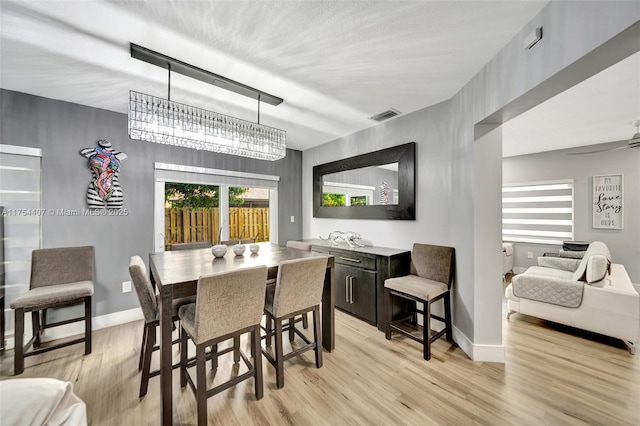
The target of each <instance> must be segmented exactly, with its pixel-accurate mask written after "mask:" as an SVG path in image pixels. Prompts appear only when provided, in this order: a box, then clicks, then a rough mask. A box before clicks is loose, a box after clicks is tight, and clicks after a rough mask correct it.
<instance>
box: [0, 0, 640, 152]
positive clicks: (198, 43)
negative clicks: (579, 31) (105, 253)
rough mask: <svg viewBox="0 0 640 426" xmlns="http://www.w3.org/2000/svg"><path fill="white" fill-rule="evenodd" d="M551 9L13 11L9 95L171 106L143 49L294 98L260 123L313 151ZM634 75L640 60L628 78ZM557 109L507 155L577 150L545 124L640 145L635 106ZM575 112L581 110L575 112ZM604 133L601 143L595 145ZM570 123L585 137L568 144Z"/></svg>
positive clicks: (418, 104) (470, 68)
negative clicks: (149, 98) (613, 125)
mask: <svg viewBox="0 0 640 426" xmlns="http://www.w3.org/2000/svg"><path fill="white" fill-rule="evenodd" d="M546 3H547V1H517V2H516V1H482V2H478V1H404V2H387V1H383V2H376V1H344V2H334V1H299V2H281V1H215V2H211V1H141V0H135V1H128V0H124V1H95V0H86V1H64V0H59V1H55V2H53V1H41V2H25V1H7V0H3V1H0V18H1V21H0V29H1V38H0V49H1V57H0V59H1V63H0V71H1V74H0V85H1V87H2V88H4V89H9V90H15V91H19V92H25V93H30V94H34V95H38V96H44V97H48V98H53V99H60V100H64V101H68V102H74V103H78V104H83V105H88V106H92V107H97V108H103V109H107V110H111V111H117V112H121V113H126V112H127V103H128V92H129V90H135V91H139V92H143V93H148V94H152V95H155V96H160V97H166V95H167V71H166V70H164V69H161V68H158V67H155V66H153V65H150V64H147V63H145V62H142V61H139V60H136V59H133V58H131V56H130V53H129V43H130V42H133V43H136V44H139V45H141V46H144V47H146V48H149V49H152V50H155V51H157V52H160V53H162V54H165V55H167V56H171V57H173V58H176V59H179V60H181V61H184V62H187V63H189V64H192V65H195V66H197V67H200V68H203V69H205V70H208V71H211V72H213V73H216V74H220V75H222V76H225V77H227V78H230V79H233V80H236V81H238V82H241V83H243V84H246V85H249V86H252V87H255V88H257V89H259V90H262V91H264V92H267V93H270V94H273V95H275V96H278V97H281V98H284V103H282V104H281V105H279V106H271V105H267V104H263V105H262V106H261V110H260V114H261V116H260V122H261V123H262V124H266V125H269V126H273V127H278V128H281V129H284V130H286V131H287V146H288V147H290V148H294V149H299V150H305V149H308V148H311V147H313V146H317V145H320V144H322V143H325V142H328V141H331V140H334V139H336V138H339V137H342V136H345V135H348V134H351V133H353V132H356V131H359V130H362V129H365V128H367V127H370V126H374V125H376V124H377V123H376V122H374V121H372V120H370V119H369V117H371V116H373V115H376V114H378V113H380V112H383V111H385V110H387V109H389V108H394V109H396V110H399V111H400V112H401V113H403V114H407V113H410V112H412V111H416V110H418V109H421V108H424V107H426V106H430V105H434V104H436V103H439V102H442V101H444V100H447V99H449V98H451V97H452V96H453V95H454V94H455V93H456V92H458V91H459V90H460V89H461V88H462V87H463V86H464V84H466V83H467V82H468V81H469V80H470V79H471V78H472V77H473V76H474V75H475V74H477V73H478V72H479V71H480V69H481V68H482V67H483V66H484V65H485V64H486V63H487V62H488V61H489V60H490V59H491V58H493V57H494V56H495V55H496V54H497V53H498V52H499V51H500V50H501V49H502V48H503V47H504V45H506V44H507V43H508V42H509V41H510V40H511V39H512V38H513V37H514V36H515V35H516V34H517V33H518V32H519V31H520V29H521V28H523V27H524V26H525V25H526V24H527V23H528V22H529V21H530V20H531V19H532V18H533V17H534V16H535V15H536V14H537V13H538V12H539V11H540V10H541V9H542V8H543V7H544V6H545V5H546ZM634 66H635V67H636V68H635V69H636V71H637V70H638V60H637V58H636V62H635V65H633V64H632V65H629V66H628V67H627V73H628V72H629V70H630V69H632V68H633V67H634ZM605 72H607V71H605ZM605 72H603V74H604V73H605ZM627 79H628V77H627ZM635 80H636V83H637V80H638V77H637V73H636V76H635ZM607 81H608V83H609V86H608V89H607V90H605V92H607V91H608V90H612V89H615V93H616V97H617V99H621V98H628V97H630V96H629V93H631V92H633V91H634V90H635V94H636V98H637V94H638V93H639V90H637V86H633V84H631V85H630V84H629V83H625V84H619V82H620V79H619V78H618V77H615V76H610V77H609V79H608V80H607ZM625 81H626V80H625ZM616 82H618V84H612V83H616ZM577 88H578V86H576V89H577ZM572 90H573V89H572ZM590 90H592V89H588V90H587V92H586V93H587V94H588V93H589V91H590ZM565 93H568V92H565ZM631 97H632V96H631ZM556 98H557V99H560V98H561V96H558V97H556ZM556 98H554V100H551V101H548V102H549V103H551V105H552V106H551V107H550V111H551V112H548V111H547V112H544V110H545V109H544V106H540V107H538V108H540V109H539V110H538V108H536V109H535V110H532V111H531V114H536V113H537V114H538V115H537V116H536V115H532V116H530V117H533V118H527V117H529V113H527V114H523V115H522V116H520V117H517V118H516V119H514V120H512V121H511V122H509V123H507V125H505V137H504V140H505V141H506V144H509V143H512V142H510V141H511V140H514V141H517V143H512V144H513V145H514V147H515V148H513V150H512V149H511V148H507V147H506V146H505V154H507V153H510V154H509V155H517V154H514V152H519V151H518V149H520V150H523V149H524V150H527V149H529V150H530V149H532V147H534V146H538V145H540V146H542V145H543V142H545V143H547V145H545V146H546V148H545V149H543V150H546V149H547V148H549V147H552V149H558V148H559V147H561V146H560V143H564V144H566V143H567V142H568V141H567V140H565V139H564V138H563V140H562V141H560V140H552V139H551V138H550V137H549V136H548V134H545V133H543V132H542V130H543V129H542V127H541V126H540V120H545V122H549V126H548V127H549V129H547V132H551V134H555V135H566V138H568V139H571V140H572V141H574V140H579V141H587V140H594V141H595V142H593V143H600V142H605V141H609V140H615V139H616V138H620V139H622V138H623V137H627V136H623V133H624V134H625V135H626V133H629V135H628V137H630V136H631V133H632V130H633V129H632V128H631V127H629V126H628V124H627V122H628V121H631V120H632V119H637V118H640V117H637V115H638V108H637V107H638V103H637V102H636V104H635V107H636V108H635V111H634V114H635V115H636V116H634V117H632V118H628V117H627V116H628V115H629V114H628V113H627V114H626V115H624V118H623V119H622V118H621V117H622V116H618V114H616V113H615V110H616V107H617V106H618V104H622V103H624V104H625V105H626V107H627V109H628V105H630V104H632V103H633V102H634V100H633V99H632V100H631V101H629V102H626V101H625V102H613V103H612V104H611V103H610V104H608V108H605V110H604V112H606V115H607V117H608V116H611V121H617V122H620V121H622V122H621V123H617V126H618V127H619V130H618V132H617V133H614V132H613V131H612V130H611V129H609V130H607V129H606V126H605V124H604V122H605V121H608V120H604V119H603V117H604V116H605V114H604V113H602V112H601V113H596V114H595V115H589V114H587V113H586V110H587V109H588V108H587V107H588V106H589V105H590V104H591V105H592V106H603V102H601V101H598V102H584V101H580V99H582V98H574V100H573V101H571V100H568V101H566V103H560V101H559V100H555V99H556ZM171 99H172V100H175V101H178V102H183V103H187V104H190V105H194V106H198V107H201V108H205V109H208V110H212V111H216V112H220V113H223V114H228V115H232V116H236V117H240V118H243V119H246V120H251V121H256V120H257V104H256V101H255V100H253V99H250V98H247V97H243V96H240V95H238V94H236V93H233V92H229V91H226V90H224V89H221V88H218V87H215V86H212V85H208V84H206V83H202V82H200V81H196V80H193V79H189V78H187V77H184V76H182V75H178V74H173V75H172V76H171ZM576 99H578V100H576ZM636 101H637V99H636ZM554 102H556V103H555V104H554ZM575 102H579V103H580V106H581V107H582V108H583V109H581V110H575V112H572V113H571V114H568V113H567V111H568V109H567V108H568V106H567V104H572V103H575ZM536 110H538V111H536ZM560 111H562V113H560ZM572 111H573V110H572ZM581 117H582V118H585V119H587V122H588V124H589V126H590V127H589V128H586V126H585V125H584V120H583V122H582V123H580V122H579V120H578V119H579V118H581ZM552 119H553V120H552ZM596 123H598V124H599V127H601V130H602V132H603V133H602V134H601V135H598V136H597V137H596V133H595V131H594V129H593V128H592V125H595V124H596ZM568 125H572V126H573V128H574V129H575V128H576V127H578V128H579V129H580V132H575V133H574V132H571V133H562V132H560V130H559V129H560V128H562V127H568ZM622 128H624V129H625V132H623V131H622V130H620V129H622ZM582 129H584V134H583V133H582ZM629 130H631V131H629ZM575 135H578V136H580V138H574V137H573V136H575ZM585 135H586V136H585ZM587 136H588V137H587ZM612 138H613V139H612ZM521 153H524V152H521Z"/></svg>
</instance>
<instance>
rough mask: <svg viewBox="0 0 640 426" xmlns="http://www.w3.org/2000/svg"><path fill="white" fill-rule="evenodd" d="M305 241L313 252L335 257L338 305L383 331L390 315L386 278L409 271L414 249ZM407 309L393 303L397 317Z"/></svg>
mask: <svg viewBox="0 0 640 426" xmlns="http://www.w3.org/2000/svg"><path fill="white" fill-rule="evenodd" d="M305 241H306V242H309V243H311V244H312V248H311V249H312V250H313V251H315V252H320V253H326V254H330V255H333V256H334V259H335V265H336V266H335V292H334V294H335V305H336V307H337V308H338V309H340V310H342V311H344V312H347V313H349V314H351V315H354V316H356V317H358V318H360V319H363V320H365V321H367V322H369V323H371V324H374V325H377V327H378V329H379V330H381V331H384V329H385V327H386V318H387V316H386V307H385V304H384V291H383V290H384V281H385V280H386V279H387V278H391V277H398V276H402V275H407V274H408V273H409V265H410V264H411V252H410V251H407V250H400V249H390V248H385V247H371V246H366V247H354V248H350V247H349V246H348V245H346V244H344V245H339V246H335V245H332V244H330V243H329V242H328V241H323V240H315V239H313V240H305ZM400 303H402V302H400ZM408 309H409V307H408V306H405V305H394V316H396V315H402V314H403V313H405V312H407V310H408Z"/></svg>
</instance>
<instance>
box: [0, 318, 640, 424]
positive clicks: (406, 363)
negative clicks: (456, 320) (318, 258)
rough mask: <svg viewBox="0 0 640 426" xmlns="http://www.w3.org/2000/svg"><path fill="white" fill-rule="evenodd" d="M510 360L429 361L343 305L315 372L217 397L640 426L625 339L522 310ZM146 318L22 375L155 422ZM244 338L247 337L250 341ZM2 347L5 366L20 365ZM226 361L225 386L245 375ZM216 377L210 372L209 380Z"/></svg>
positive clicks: (306, 412) (331, 417)
mask: <svg viewBox="0 0 640 426" xmlns="http://www.w3.org/2000/svg"><path fill="white" fill-rule="evenodd" d="M503 331H504V343H505V345H506V363H505V364H495V363H480V362H473V361H471V360H469V359H468V358H467V356H466V355H465V354H464V353H463V352H462V351H461V350H460V349H459V348H457V347H455V346H452V345H451V344H449V343H448V342H446V341H445V340H444V339H440V340H439V341H438V342H436V343H435V344H434V349H433V352H434V353H433V357H432V359H431V361H429V362H427V361H424V360H423V359H422V351H421V350H420V348H419V346H418V344H417V343H415V342H413V341H411V340H408V339H404V338H402V337H394V339H393V340H392V341H386V340H385V338H384V335H383V334H382V333H380V332H378V331H377V330H376V328H375V327H373V326H371V325H368V324H366V323H364V322H361V321H359V320H357V319H355V318H353V317H350V316H348V315H346V314H344V313H342V312H336V351H335V352H334V353H327V352H325V356H324V366H323V367H322V368H321V369H316V368H315V365H314V363H313V353H312V352H307V353H306V354H304V355H302V356H301V357H299V358H297V359H293V360H291V361H289V362H288V363H286V365H285V367H286V369H285V387H284V388H283V389H280V390H278V389H276V387H275V377H274V370H273V368H272V367H271V365H270V364H268V363H267V362H266V360H265V361H264V371H265V396H264V398H263V399H262V400H260V401H256V400H255V397H254V395H253V381H252V380H249V381H245V382H244V383H242V384H240V385H239V386H237V387H235V388H232V389H230V390H227V391H225V392H223V393H221V394H219V395H216V396H214V397H212V398H210V399H209V402H208V409H209V423H210V424H224V425H254V424H255V425H267V424H271V425H287V424H291V425H402V424H406V425H431V424H447V425H468V424H484V425H578V424H590V425H639V424H640V354H639V355H636V356H633V355H630V354H629V352H628V351H627V350H626V349H625V347H624V345H623V344H622V343H621V342H618V341H616V340H611V339H606V338H603V337H599V336H595V335H592V334H586V333H581V332H578V331H575V330H570V329H567V328H564V327H560V326H557V325H553V324H550V323H546V322H543V321H539V320H536V319H533V318H530V317H526V316H524V315H520V314H516V315H513V316H512V317H511V320H504V321H503ZM141 333H142V323H141V322H134V323H129V324H125V325H122V326H118V327H112V328H109V329H103V330H98V331H95V332H94V347H93V353H92V354H91V355H88V356H82V355H81V353H82V347H81V346H72V347H68V348H65V349H61V350H56V351H52V352H49V353H46V354H42V355H39V356H36V357H30V358H27V359H26V369H25V372H24V374H23V375H21V376H20V377H38V376H46V377H55V378H58V379H63V380H69V381H71V382H72V383H73V385H74V388H75V391H76V393H77V394H78V395H79V396H80V397H81V398H82V399H83V400H84V401H85V402H86V403H87V410H88V418H89V422H90V424H93V425H144V424H150V425H157V424H159V421H160V416H159V379H158V378H157V377H156V378H153V379H151V382H150V389H149V393H148V394H147V396H146V397H145V398H143V399H142V400H140V399H138V387H139V380H140V374H139V373H138V368H137V366H138V350H139V342H140V339H141ZM243 343H244V344H245V347H246V346H247V345H246V342H243ZM12 352H13V351H9V352H7V353H6V354H4V355H2V358H1V360H0V373H1V375H2V378H5V379H6V378H7V377H8V376H9V374H11V372H12V368H13V367H12V363H13V357H12ZM231 366H232V362H231V361H230V360H228V358H227V360H224V358H223V359H221V367H220V368H219V370H218V372H217V373H216V377H215V382H216V383H217V382H218V381H219V380H221V379H223V378H225V377H228V376H229V375H230V374H235V372H236V371H234V369H233V368H232V367H231ZM212 377H213V374H212V373H209V378H210V379H211V378H212ZM173 383H174V401H175V402H174V410H175V414H174V420H175V422H176V423H177V424H185V425H186V424H195V423H196V417H195V409H196V408H195V397H194V395H193V394H192V392H191V390H190V389H189V388H188V387H187V388H184V389H181V388H180V387H179V376H178V371H177V370H176V371H174V381H173Z"/></svg>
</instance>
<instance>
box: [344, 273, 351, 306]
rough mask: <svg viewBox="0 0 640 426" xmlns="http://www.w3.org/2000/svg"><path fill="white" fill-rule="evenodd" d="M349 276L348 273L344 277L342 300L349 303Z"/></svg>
mask: <svg viewBox="0 0 640 426" xmlns="http://www.w3.org/2000/svg"><path fill="white" fill-rule="evenodd" d="M349 278H350V277H349V275H347V276H346V277H344V301H345V302H347V303H351V302H349Z"/></svg>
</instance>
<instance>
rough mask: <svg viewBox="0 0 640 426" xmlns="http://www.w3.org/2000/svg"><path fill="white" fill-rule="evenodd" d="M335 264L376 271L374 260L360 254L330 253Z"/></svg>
mask: <svg viewBox="0 0 640 426" xmlns="http://www.w3.org/2000/svg"><path fill="white" fill-rule="evenodd" d="M331 254H332V255H333V256H334V257H335V261H336V263H340V264H342V265H351V266H356V267H358V268H363V269H376V258H375V257H367V256H363V255H362V254H361V253H354V252H347V253H345V252H342V251H331Z"/></svg>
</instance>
